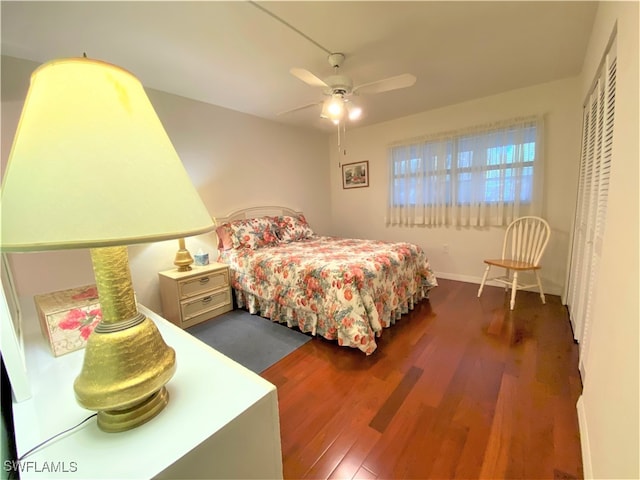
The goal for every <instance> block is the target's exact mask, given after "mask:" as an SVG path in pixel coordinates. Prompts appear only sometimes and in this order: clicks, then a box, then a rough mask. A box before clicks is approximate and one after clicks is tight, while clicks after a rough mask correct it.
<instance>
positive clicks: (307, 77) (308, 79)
mask: <svg viewBox="0 0 640 480" xmlns="http://www.w3.org/2000/svg"><path fill="white" fill-rule="evenodd" d="M289 72H290V73H291V75H293V76H294V77H297V78H299V79H300V80H302V81H303V82H304V83H306V84H308V85H311V86H312V87H328V86H329V85H327V84H326V83H324V82H323V81H322V80H320V79H319V78H318V77H316V76H315V75H314V74H313V73H311V72H310V71H309V70H305V69H304V68H292V69H291V70H289Z"/></svg>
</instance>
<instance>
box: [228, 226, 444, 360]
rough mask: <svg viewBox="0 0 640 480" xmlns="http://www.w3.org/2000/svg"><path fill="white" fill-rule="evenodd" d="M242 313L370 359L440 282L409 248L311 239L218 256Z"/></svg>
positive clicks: (419, 250) (407, 245)
mask: <svg viewBox="0 0 640 480" xmlns="http://www.w3.org/2000/svg"><path fill="white" fill-rule="evenodd" d="M220 261H222V262H225V263H227V264H228V265H229V267H230V277H231V285H232V288H233V289H234V291H235V295H236V300H237V302H238V306H239V307H240V308H247V309H248V310H249V312H251V313H254V314H256V313H257V314H259V315H261V316H263V317H266V318H270V319H272V320H273V321H278V322H280V323H286V324H287V325H288V326H289V327H294V326H295V327H298V328H299V329H300V330H301V331H303V332H310V333H311V334H313V335H321V336H323V337H325V338H327V339H329V340H337V341H338V343H339V344H340V345H344V346H349V347H355V348H358V349H360V350H362V351H363V352H365V353H366V354H367V355H369V354H371V353H373V351H374V350H375V349H376V341H375V337H376V336H379V335H380V334H381V333H382V330H383V329H384V328H387V327H389V326H391V325H393V324H394V323H395V321H396V320H397V319H398V318H400V316H401V315H402V314H404V313H407V312H408V311H409V310H411V309H413V307H414V305H415V304H416V303H417V302H419V301H420V300H422V299H423V298H426V297H427V295H428V291H429V290H430V289H431V288H433V287H434V286H436V285H437V280H436V278H435V275H434V274H433V271H432V270H431V267H430V265H429V262H428V260H427V258H426V256H425V253H424V251H423V250H422V248H420V247H419V246H417V245H414V244H410V243H390V242H383V241H377V240H355V239H344V238H335V237H321V236H313V237H311V238H307V239H304V240H300V241H296V242H290V243H280V244H278V245H275V246H268V247H262V248H257V249H249V248H240V249H235V250H223V251H221V256H220Z"/></svg>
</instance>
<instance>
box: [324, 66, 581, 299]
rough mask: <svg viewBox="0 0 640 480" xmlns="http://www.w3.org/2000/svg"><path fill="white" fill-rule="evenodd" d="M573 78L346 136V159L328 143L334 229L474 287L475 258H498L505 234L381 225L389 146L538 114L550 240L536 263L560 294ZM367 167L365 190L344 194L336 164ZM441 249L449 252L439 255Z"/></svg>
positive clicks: (572, 148) (576, 115)
mask: <svg viewBox="0 0 640 480" xmlns="http://www.w3.org/2000/svg"><path fill="white" fill-rule="evenodd" d="M579 91H580V83H579V79H578V78H577V77H574V78H570V79H565V80H560V81H556V82H551V83H546V84H542V85H537V86H533V87H529V88H523V89H518V90H513V91H509V92H505V93H501V94H498V95H493V96H490V97H485V98H480V99H477V100H473V101H469V102H465V103H460V104H457V105H452V106H448V107H444V108H439V109H436V110H431V111H427V112H423V113H420V114H417V115H412V116H409V117H405V118H401V119H398V120H394V121H390V122H386V123H381V124H377V125H373V126H370V127H363V128H357V129H353V130H347V135H346V151H347V154H346V155H341V154H340V153H339V152H338V150H337V148H335V143H336V142H337V139H336V138H335V136H334V138H333V139H332V143H331V145H332V148H331V150H330V153H331V203H332V216H333V221H334V229H335V231H336V234H338V235H343V236H354V237H368V238H381V239H387V240H398V241H410V242H414V243H417V244H419V245H421V246H422V247H423V248H424V249H425V250H426V252H427V255H428V256H429V259H430V261H431V264H432V267H433V268H434V269H435V270H436V272H437V274H438V275H439V276H440V277H443V278H450V279H455V280H463V281H470V282H478V283H479V282H480V279H481V276H482V273H483V271H484V268H483V263H482V259H483V258H490V257H495V256H496V255H499V253H500V249H501V247H502V238H503V235H504V229H502V228H475V227H386V226H385V223H384V218H385V212H386V207H387V192H388V189H387V170H388V166H387V165H388V163H387V162H388V159H387V152H388V145H389V144H391V143H393V142H395V141H397V140H402V139H406V138H412V137H416V136H421V135H424V134H430V133H436V132H440V131H448V130H454V129H458V128H463V127H467V126H473V125H478V124H484V123H487V122H492V121H497V120H504V119H508V118H513V117H519V116H525V115H530V114H544V115H545V162H546V163H545V170H544V172H545V175H544V176H545V180H544V181H545V184H544V189H545V196H544V205H543V209H544V210H543V216H544V217H545V218H546V219H547V221H548V222H549V223H550V225H551V228H552V236H551V240H550V243H549V246H548V247H547V251H546V253H545V256H544V257H543V269H542V276H543V284H544V286H545V290H546V291H547V292H548V293H552V294H558V295H559V294H561V293H562V290H563V286H564V282H565V275H566V268H567V266H566V264H567V256H568V252H569V232H570V228H571V222H572V219H573V207H574V204H575V198H576V190H577V178H578V165H579V163H578V158H579V152H580V133H581V132H580V129H581V108H580V105H581V103H580V102H581V99H580V96H579ZM362 160H368V161H369V171H370V177H371V178H370V187H369V188H358V189H351V190H343V189H342V182H341V176H340V175H341V169H340V167H339V164H340V162H342V163H351V162H359V161H362ZM445 244H446V245H448V248H449V253H445V252H444V245H445Z"/></svg>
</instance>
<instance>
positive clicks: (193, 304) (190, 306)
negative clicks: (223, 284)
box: [180, 288, 231, 324]
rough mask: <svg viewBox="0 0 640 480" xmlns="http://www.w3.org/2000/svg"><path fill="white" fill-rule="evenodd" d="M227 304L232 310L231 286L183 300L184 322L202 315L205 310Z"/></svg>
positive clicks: (181, 307)
mask: <svg viewBox="0 0 640 480" xmlns="http://www.w3.org/2000/svg"><path fill="white" fill-rule="evenodd" d="M226 306H228V307H229V310H231V291H230V289H229V288H225V289H224V290H218V291H216V292H210V293H207V294H206V295H202V296H200V297H196V298H194V299H189V300H186V301H183V302H181V303H180V309H181V310H182V323H183V324H184V323H187V322H190V321H191V320H193V318H194V317H197V316H199V315H201V314H202V313H203V312H208V311H210V310H215V309H217V308H220V307H226ZM212 317H213V315H212Z"/></svg>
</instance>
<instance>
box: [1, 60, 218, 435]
mask: <svg viewBox="0 0 640 480" xmlns="http://www.w3.org/2000/svg"><path fill="white" fill-rule="evenodd" d="M213 228H214V225H213V222H212V219H211V216H210V215H209V213H208V211H207V209H206V208H205V206H204V204H203V203H202V200H201V199H200V197H199V195H198V193H197V191H196V190H195V188H194V186H193V184H192V183H191V181H190V179H189V177H188V175H187V173H186V171H185V169H184V167H183V165H182V163H181V161H180V159H179V158H178V155H177V153H176V151H175V149H174V148H173V145H172V144H171V141H170V140H169V137H168V136H167V134H166V132H165V130H164V128H163V126H162V124H161V123H160V120H159V119H158V117H157V115H156V113H155V111H154V109H153V107H152V105H151V103H150V101H149V99H148V98H147V96H146V94H145V92H144V89H143V87H142V85H141V84H140V82H139V81H138V80H137V79H136V78H135V77H134V76H133V75H131V74H130V73H129V72H127V71H125V70H123V69H121V68H119V67H116V66H114V65H110V64H107V63H104V62H100V61H96V60H90V59H87V58H70V59H62V60H54V61H51V62H49V63H46V64H44V65H42V66H40V67H39V68H38V69H36V71H35V72H34V73H33V74H32V76H31V85H30V87H29V92H28V94H27V98H26V100H25V104H24V109H23V111H22V115H21V117H20V122H19V124H18V129H17V132H16V136H15V139H14V143H13V146H12V148H11V152H10V154H9V162H8V165H7V169H6V172H5V176H4V180H3V185H2V236H1V240H2V241H1V243H0V246H1V249H2V251H5V252H35V251H43V250H55V249H75V248H90V249H91V258H92V262H93V269H94V274H95V277H96V284H97V287H98V294H99V296H100V304H101V308H102V313H103V319H102V322H101V323H100V324H99V325H98V326H97V327H96V329H95V331H94V332H93V333H92V334H91V335H90V336H89V339H88V342H87V346H86V351H85V356H84V362H83V366H82V371H81V372H80V375H79V376H78V377H77V379H76V381H75V383H74V390H75V394H76V398H77V401H78V403H79V404H80V405H81V406H83V407H85V408H88V409H90V410H97V411H98V425H99V426H100V428H102V429H103V430H105V431H122V430H126V429H129V428H133V427H136V426H138V425H140V424H142V423H144V422H146V421H147V420H149V419H151V418H152V417H154V416H155V415H156V414H157V413H159V412H160V411H161V410H162V409H163V408H164V406H165V405H166V404H167V402H168V401H169V399H168V394H167V390H166V388H165V387H164V385H165V384H166V383H167V382H168V381H169V379H170V378H171V377H172V375H173V373H174V372H175V368H176V363H175V352H174V350H173V349H172V348H171V347H169V346H167V345H166V344H165V342H164V340H163V339H162V337H161V335H160V333H159V331H158V329H157V328H156V326H155V324H154V323H153V322H152V321H151V320H150V319H148V318H146V317H145V316H144V315H142V314H140V313H139V312H138V308H137V305H136V302H135V296H134V291H133V287H132V282H131V273H130V270H129V263H128V256H127V247H126V245H129V244H136V243H148V242H154V241H158V240H168V239H175V238H183V237H185V236H191V235H198V234H201V233H204V232H207V231H210V230H212V229H213Z"/></svg>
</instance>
